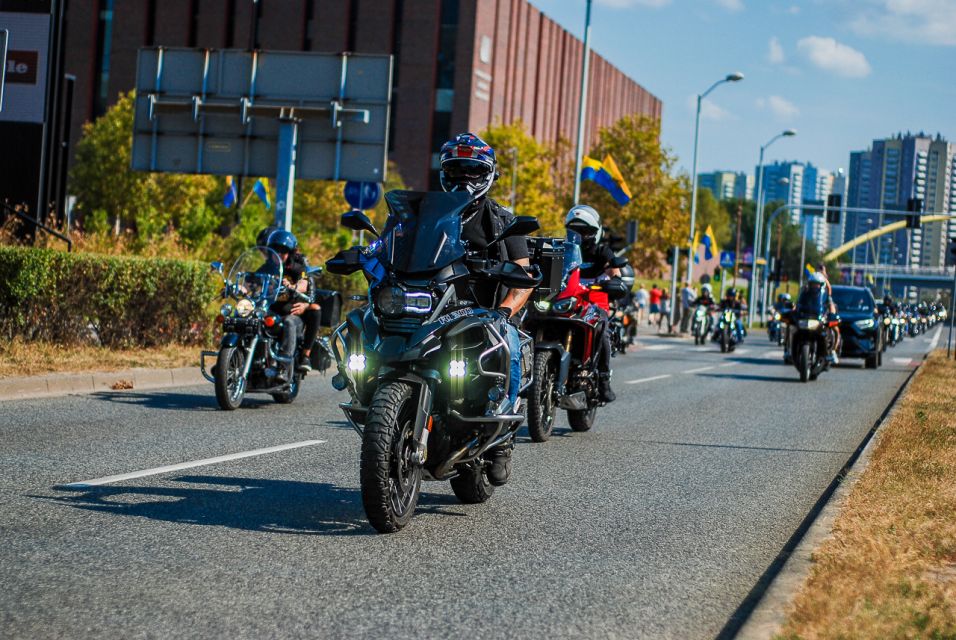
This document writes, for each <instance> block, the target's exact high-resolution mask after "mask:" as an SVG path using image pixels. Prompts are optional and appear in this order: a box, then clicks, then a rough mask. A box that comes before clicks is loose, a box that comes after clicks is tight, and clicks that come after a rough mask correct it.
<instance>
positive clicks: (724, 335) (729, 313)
mask: <svg viewBox="0 0 956 640" xmlns="http://www.w3.org/2000/svg"><path fill="white" fill-rule="evenodd" d="M714 341H715V342H717V343H719V344H720V352H721V353H729V352H731V351H733V350H734V349H735V348H736V347H737V312H736V311H734V310H733V309H730V308H727V309H721V310H720V314H719V316H718V318H717V326H716V328H715V329H714Z"/></svg>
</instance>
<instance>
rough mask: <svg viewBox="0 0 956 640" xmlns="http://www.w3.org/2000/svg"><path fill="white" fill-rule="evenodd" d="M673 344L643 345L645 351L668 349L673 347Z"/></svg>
mask: <svg viewBox="0 0 956 640" xmlns="http://www.w3.org/2000/svg"><path fill="white" fill-rule="evenodd" d="M673 348H674V345H672V344H649V345H647V346H646V347H644V350H645V351H667V350H668V349H673Z"/></svg>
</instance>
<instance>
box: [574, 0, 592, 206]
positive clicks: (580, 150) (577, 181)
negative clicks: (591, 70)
mask: <svg viewBox="0 0 956 640" xmlns="http://www.w3.org/2000/svg"><path fill="white" fill-rule="evenodd" d="M590 62H591V0H587V9H586V10H585V13H584V59H583V60H582V61H581V100H580V102H579V103H578V144H577V148H576V150H575V161H574V204H578V203H580V202H581V163H582V162H583V160H584V126H585V116H586V115H587V105H588V67H589V66H590Z"/></svg>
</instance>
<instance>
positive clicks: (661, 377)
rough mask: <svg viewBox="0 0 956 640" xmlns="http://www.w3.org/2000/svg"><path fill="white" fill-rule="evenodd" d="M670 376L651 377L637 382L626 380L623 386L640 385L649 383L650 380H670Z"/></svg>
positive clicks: (667, 374)
mask: <svg viewBox="0 0 956 640" xmlns="http://www.w3.org/2000/svg"><path fill="white" fill-rule="evenodd" d="M670 377H671V374H669V373H666V374H664V375H662V376H651V377H650V378H639V379H637V380H628V381H627V382H625V383H624V384H640V383H642V382H650V381H651V380H663V379H664V378H670Z"/></svg>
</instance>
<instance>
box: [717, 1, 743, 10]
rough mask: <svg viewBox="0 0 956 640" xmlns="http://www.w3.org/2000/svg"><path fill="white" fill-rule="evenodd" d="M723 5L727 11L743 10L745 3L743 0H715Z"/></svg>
mask: <svg viewBox="0 0 956 640" xmlns="http://www.w3.org/2000/svg"><path fill="white" fill-rule="evenodd" d="M714 2H716V3H717V4H719V5H720V6H721V7H723V8H724V9H726V10H727V11H743V10H744V3H743V0H714Z"/></svg>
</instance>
